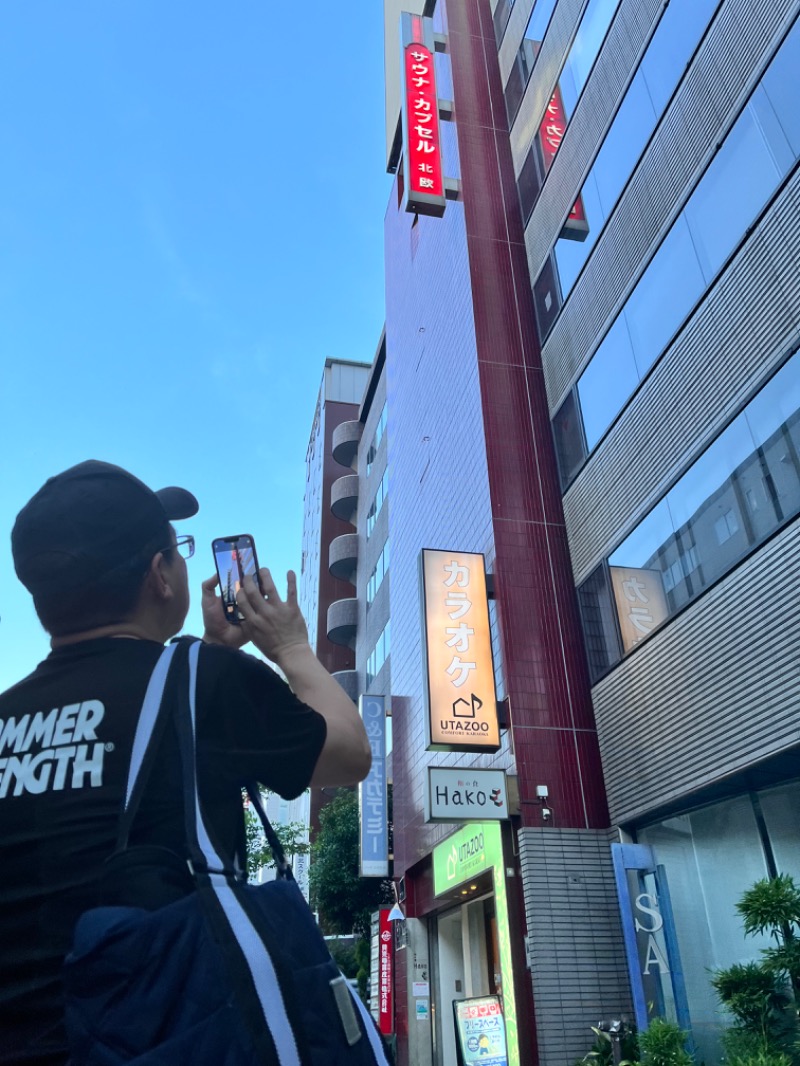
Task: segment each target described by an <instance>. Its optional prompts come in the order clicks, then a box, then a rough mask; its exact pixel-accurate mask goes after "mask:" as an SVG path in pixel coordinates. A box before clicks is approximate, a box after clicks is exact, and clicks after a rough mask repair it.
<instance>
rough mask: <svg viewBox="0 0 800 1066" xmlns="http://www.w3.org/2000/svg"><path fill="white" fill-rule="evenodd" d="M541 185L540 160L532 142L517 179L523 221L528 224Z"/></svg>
mask: <svg viewBox="0 0 800 1066" xmlns="http://www.w3.org/2000/svg"><path fill="white" fill-rule="evenodd" d="M541 187H542V182H541V179H540V178H539V161H538V159H537V158H536V147H535V145H533V144H532V145H531V147H530V150H529V151H528V154H527V156H526V157H525V162H524V163H523V164H522V170H521V171H520V172H519V178H518V179H517V188H518V189H519V202H520V206H521V207H522V221H523V223H524V224H526V225H527V222H528V219H529V218H530V217H531V211H533V205H534V204H535V203H536V197H537V196H538V195H539V190H540V189H541Z"/></svg>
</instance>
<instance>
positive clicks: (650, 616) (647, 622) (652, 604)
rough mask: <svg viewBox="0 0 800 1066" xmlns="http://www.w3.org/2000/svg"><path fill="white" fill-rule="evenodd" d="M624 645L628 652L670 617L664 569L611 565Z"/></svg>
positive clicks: (612, 581)
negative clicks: (663, 575)
mask: <svg viewBox="0 0 800 1066" xmlns="http://www.w3.org/2000/svg"><path fill="white" fill-rule="evenodd" d="M609 570H610V572H611V584H612V586H613V589H614V599H615V600H616V604H617V616H618V618H619V628H620V632H621V633H622V647H623V649H624V651H625V652H626V653H627V652H629V651H631V649H632V648H635V647H636V645H637V644H638V643H639V641H640V640H642V639H643V638H644V637H647V636H649V635H650V633H652V632H653V630H654V629H658V627H659V626H660V625H661V623H662V622H665V621H666V620H667V617H668V616H669V607H668V606H667V597H666V595H665V594H664V582H663V578H662V576H661V571H660V570H644V569H637V568H635V567H630V566H610V567H609Z"/></svg>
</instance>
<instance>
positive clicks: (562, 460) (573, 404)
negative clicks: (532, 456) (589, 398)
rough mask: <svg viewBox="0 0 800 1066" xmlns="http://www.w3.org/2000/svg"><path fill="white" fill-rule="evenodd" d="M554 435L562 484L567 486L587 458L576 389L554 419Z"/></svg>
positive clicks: (571, 392)
mask: <svg viewBox="0 0 800 1066" xmlns="http://www.w3.org/2000/svg"><path fill="white" fill-rule="evenodd" d="M553 436H554V437H555V442H556V455H557V457H558V468H559V470H560V471H561V486H562V488H566V487H567V485H569V483H570V481H572V479H573V477H574V476H575V475H576V474H577V472H578V471H579V470H580V468H581V466H582V465H583V460H584V459H585V458H586V447H585V445H584V443H583V433H582V431H581V419H580V415H579V414H578V401H577V397H576V395H575V390H574V389H572V390H571V391H570V394H569V396H567V398H566V400H564V402H563V403H562V405H561V407H560V408H559V410H558V412H557V414H556V416H555V418H554V419H553Z"/></svg>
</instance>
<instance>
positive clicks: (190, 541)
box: [170, 533, 194, 559]
mask: <svg viewBox="0 0 800 1066" xmlns="http://www.w3.org/2000/svg"><path fill="white" fill-rule="evenodd" d="M170 547H171V548H174V549H175V550H176V551H177V552H178V554H179V555H182V556H183V558H184V559H191V557H192V556H193V555H194V537H193V536H191V534H189V533H187V534H186V536H185V537H178V538H177V540H176V541H175V543H174V544H172V545H170Z"/></svg>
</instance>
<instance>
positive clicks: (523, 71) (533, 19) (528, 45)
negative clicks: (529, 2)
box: [505, 0, 556, 129]
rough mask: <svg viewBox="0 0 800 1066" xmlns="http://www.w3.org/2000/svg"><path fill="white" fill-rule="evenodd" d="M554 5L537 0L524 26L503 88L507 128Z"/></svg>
mask: <svg viewBox="0 0 800 1066" xmlns="http://www.w3.org/2000/svg"><path fill="white" fill-rule="evenodd" d="M555 6H556V0H537V2H536V3H535V4H534V6H533V11H531V16H530V18H529V19H528V25H527V26H526V27H525V36H524V37H523V38H522V42H521V44H520V46H519V50H518V51H517V55H516V58H515V60H514V66H513V67H512V68H511V73H510V74H509V76H508V82H507V84H506V88H505V98H506V111H507V113H508V126H509V129H510V128H511V124H512V123H513V121H514V119H515V118H516V115H517V111H518V110H519V105H520V104H521V103H522V97H523V96H524V95H525V88H526V86H527V84H528V81H529V80H530V76H531V72H532V71H533V68H534V65H535V63H536V58H537V56H538V55H539V49H540V48H541V47H542V41H543V40H544V35H545V33H546V32H547V27H548V25H549V24H550V18H551V16H552V14H553V11H554V10H555Z"/></svg>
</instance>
